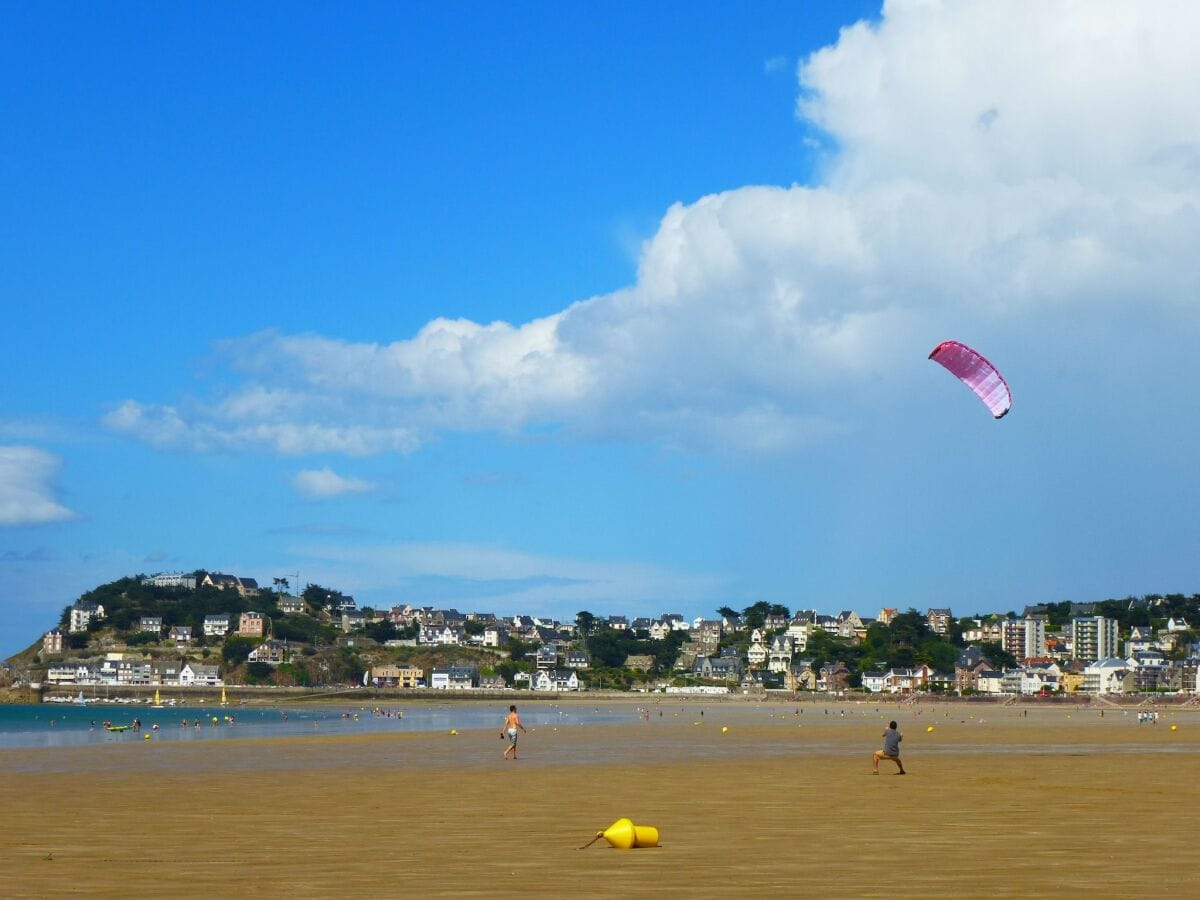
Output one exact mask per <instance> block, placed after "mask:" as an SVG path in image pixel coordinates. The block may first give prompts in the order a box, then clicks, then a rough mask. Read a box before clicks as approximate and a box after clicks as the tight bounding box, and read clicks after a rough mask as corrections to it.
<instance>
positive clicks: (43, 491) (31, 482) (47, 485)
mask: <svg viewBox="0 0 1200 900" xmlns="http://www.w3.org/2000/svg"><path fill="white" fill-rule="evenodd" d="M58 467H59V461H58V457H56V456H54V455H53V454H51V453H47V452H46V451H44V450H38V449H37V448H35V447H20V446H7V447H0V526H3V525H9V526H12V525H42V524H45V523H47V522H62V521H65V520H67V519H73V518H76V513H74V512H72V511H71V510H69V509H67V508H66V507H65V506H63V505H62V504H61V503H59V502H58V501H57V500H56V499H55V498H54V489H53V486H52V484H51V482H52V480H53V478H54V475H55V474H56V473H57V472H58Z"/></svg>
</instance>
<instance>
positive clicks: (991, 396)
mask: <svg viewBox="0 0 1200 900" xmlns="http://www.w3.org/2000/svg"><path fill="white" fill-rule="evenodd" d="M929 358H930V359H932V360H933V361H934V362H935V363H937V364H938V365H940V366H942V367H943V368H945V369H946V371H947V372H949V373H950V374H951V375H953V376H954V377H955V378H957V379H958V380H959V381H961V382H962V383H963V384H965V385H966V386H967V387H969V388H970V389H971V390H972V392H974V394H975V396H976V397H978V398H979V399H980V400H982V401H983V405H984V406H986V407H987V408H988V409H989V410H990V411H991V413H992V416H993V417H995V418H997V419H1001V418H1003V417H1004V416H1005V415H1006V414H1007V413H1008V411H1009V409H1011V408H1012V391H1010V390H1009V389H1008V382H1007V381H1005V380H1004V376H1003V375H1001V374H1000V373H999V372H998V371H996V367H995V366H993V365H992V364H991V363H990V362H988V361H987V360H986V359H984V358H983V356H982V354H980V353H978V352H977V351H975V350H972V349H971V348H970V347H968V346H967V345H966V344H960V343H959V342H958V341H942V342H941V343H940V344H938V345H937V346H936V347H934V348H933V352H932V353H930V354H929Z"/></svg>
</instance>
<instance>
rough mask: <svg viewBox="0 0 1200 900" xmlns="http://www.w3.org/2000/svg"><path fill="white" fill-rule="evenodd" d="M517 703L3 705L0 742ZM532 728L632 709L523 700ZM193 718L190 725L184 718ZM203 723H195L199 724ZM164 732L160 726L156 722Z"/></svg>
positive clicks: (497, 712) (202, 733)
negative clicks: (124, 728) (119, 728)
mask: <svg viewBox="0 0 1200 900" xmlns="http://www.w3.org/2000/svg"><path fill="white" fill-rule="evenodd" d="M509 702H510V701H502V702H496V703H487V702H485V701H478V702H475V701H459V702H454V703H446V704H431V703H429V701H422V702H421V703H419V704H411V705H406V704H405V703H379V702H378V701H376V702H373V703H371V704H370V705H366V706H364V705H362V704H352V703H344V704H339V703H331V702H323V703H322V704H321V705H320V706H301V705H296V704H284V705H281V706H277V707H265V706H238V705H229V706H221V705H219V704H212V705H208V706H169V707H164V708H161V709H157V708H153V707H151V706H148V705H146V704H141V703H129V704H92V703H89V704H86V705H84V704H67V703H63V704H58V703H43V704H38V705H32V706H23V705H14V706H0V748H27V747H78V746H86V745H89V744H106V743H114V742H122V741H128V742H133V741H140V740H141V739H142V735H144V734H147V733H152V734H153V735H154V738H155V740H167V741H211V740H224V739H230V738H241V739H245V738H265V737H289V736H294V735H322V734H324V735H346V734H372V733H388V732H404V731H450V730H451V729H458V730H466V729H469V728H495V729H497V730H499V728H500V726H501V725H502V724H503V722H504V716H505V715H506V714H507V712H508V705H509ZM519 709H520V712H521V721H522V722H523V723H524V724H525V726H526V727H527V728H528V727H539V726H544V725H553V726H556V727H557V726H560V725H586V724H604V723H608V722H627V721H629V720H630V719H631V718H633V717H634V712H633V710H632V709H628V708H626V709H622V708H620V707H616V708H605V707H603V706H597V707H593V706H589V705H587V704H571V705H569V706H560V705H558V704H555V703H548V702H546V701H540V702H536V703H530V704H526V705H520V706H519ZM135 719H138V720H140V721H141V733H138V732H136V731H134V730H133V729H132V728H131V729H129V730H128V731H122V732H113V731H109V730H107V729H106V728H105V727H104V723H105V722H111V723H112V724H113V725H131V724H132V723H133V721H134V720H135ZM185 720H186V721H187V723H188V724H187V727H184V726H183V722H184V721H185ZM197 721H199V722H200V727H198V728H197V727H195V724H194V723H195V722H197ZM155 725H157V726H158V730H157V731H155V730H154V726H155Z"/></svg>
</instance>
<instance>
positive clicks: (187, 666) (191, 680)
mask: <svg viewBox="0 0 1200 900" xmlns="http://www.w3.org/2000/svg"><path fill="white" fill-rule="evenodd" d="M221 684H224V682H223V681H222V680H221V672H220V670H219V669H218V668H217V667H216V666H205V665H201V664H200V663H194V662H188V663H184V664H183V667H182V668H180V670H179V685H180V687H189V686H191V685H197V686H203V687H217V686H219V685H221Z"/></svg>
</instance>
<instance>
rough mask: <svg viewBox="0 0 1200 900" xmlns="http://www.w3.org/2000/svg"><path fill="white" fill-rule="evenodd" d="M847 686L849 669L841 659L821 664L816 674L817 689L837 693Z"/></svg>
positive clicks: (848, 683) (848, 684)
mask: <svg viewBox="0 0 1200 900" xmlns="http://www.w3.org/2000/svg"><path fill="white" fill-rule="evenodd" d="M849 686H850V670H849V669H847V668H846V664H845V663H843V662H842V661H841V660H838V661H837V662H831V663H826V664H825V665H823V666H821V671H820V672H819V673H818V675H817V689H818V690H821V691H828V692H829V693H838V692H840V691H844V690H846V688H848V687H849Z"/></svg>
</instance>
